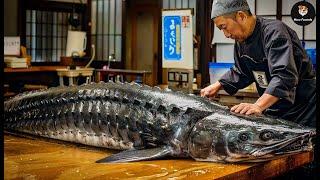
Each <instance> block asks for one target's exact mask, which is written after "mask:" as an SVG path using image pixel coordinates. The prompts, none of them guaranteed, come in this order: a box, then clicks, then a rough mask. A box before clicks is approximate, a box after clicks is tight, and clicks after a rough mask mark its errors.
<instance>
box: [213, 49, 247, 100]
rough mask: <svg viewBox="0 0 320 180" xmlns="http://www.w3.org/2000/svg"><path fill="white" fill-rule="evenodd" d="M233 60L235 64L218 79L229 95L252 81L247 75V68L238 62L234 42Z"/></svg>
mask: <svg viewBox="0 0 320 180" xmlns="http://www.w3.org/2000/svg"><path fill="white" fill-rule="evenodd" d="M234 62H235V65H234V66H233V67H232V68H231V69H230V70H229V71H227V72H226V73H225V74H224V75H223V76H222V77H221V78H220V80H219V82H220V83H221V85H222V87H223V89H224V90H225V91H226V92H227V93H228V94H230V95H233V94H235V93H237V91H238V90H239V89H243V88H245V87H247V86H249V85H250V84H251V83H252V82H253V79H252V78H250V77H249V71H248V70H247V68H246V67H245V66H243V65H241V64H240V62H239V54H238V50H237V47H236V44H235V47H234Z"/></svg>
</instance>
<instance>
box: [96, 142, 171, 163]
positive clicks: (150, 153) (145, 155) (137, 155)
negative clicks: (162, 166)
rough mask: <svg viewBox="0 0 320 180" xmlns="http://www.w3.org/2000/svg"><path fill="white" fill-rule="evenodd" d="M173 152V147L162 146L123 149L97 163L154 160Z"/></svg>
mask: <svg viewBox="0 0 320 180" xmlns="http://www.w3.org/2000/svg"><path fill="white" fill-rule="evenodd" d="M171 153H172V148H170V147H168V146H162V147H157V148H152V149H139V150H138V149H133V150H126V151H122V152H120V153H117V154H112V155H111V156H108V157H106V158H103V159H100V160H98V161H96V163H118V162H133V161H142V160H152V159H159V158H162V157H166V156H168V155H170V154H171Z"/></svg>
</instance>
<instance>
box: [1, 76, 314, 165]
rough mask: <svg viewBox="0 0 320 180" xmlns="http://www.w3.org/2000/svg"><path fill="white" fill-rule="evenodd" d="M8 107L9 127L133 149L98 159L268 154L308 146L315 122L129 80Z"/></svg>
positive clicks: (22, 98)
mask: <svg viewBox="0 0 320 180" xmlns="http://www.w3.org/2000/svg"><path fill="white" fill-rule="evenodd" d="M4 110H5V129H6V130H8V131H10V130H11V131H12V130H13V131H18V132H24V133H29V134H33V135H39V136H43V137H48V138H54V139H59V140H64V141H70V142H76V143H81V144H86V145H92V146H98V147H105V148H110V149H119V150H128V151H123V152H121V153H119V154H116V155H113V156H111V157H107V158H106V159H103V160H101V161H99V162H127V161H139V160H147V159H157V158H161V157H164V156H175V157H192V158H194V159H196V160H199V161H218V162H239V161H265V160H269V159H272V158H276V157H280V156H282V155H286V154H291V153H297V152H300V151H310V150H312V142H311V138H312V137H313V136H315V130H314V129H309V128H306V127H302V126H299V125H297V124H294V123H291V122H288V121H284V120H279V119H273V118H270V117H265V116H262V117H250V116H238V115H235V114H232V113H230V111H229V109H228V108H227V107H225V106H221V105H219V104H217V103H213V102H211V101H209V100H208V99H206V98H202V97H199V96H194V95H188V94H184V93H180V92H173V91H164V90H160V89H158V88H153V87H148V86H141V85H138V84H129V83H112V82H109V83H103V82H101V83H92V84H87V85H81V86H72V87H55V88H50V89H48V90H42V91H34V92H29V93H23V94H20V95H17V96H15V97H14V98H12V99H10V100H8V101H6V102H5V108H4Z"/></svg>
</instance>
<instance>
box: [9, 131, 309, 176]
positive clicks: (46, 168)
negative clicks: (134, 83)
mask: <svg viewBox="0 0 320 180" xmlns="http://www.w3.org/2000/svg"><path fill="white" fill-rule="evenodd" d="M114 152H115V151H111V150H106V149H98V148H92V147H88V146H82V145H79V146H78V145H74V144H71V143H62V142H60V141H58V142H56V141H51V140H47V139H43V138H34V137H20V136H16V135H12V134H7V133H5V135H4V179H132V180H133V179H262V178H270V177H274V176H277V175H279V174H282V173H284V172H287V171H289V170H290V169H293V168H296V167H298V166H302V165H304V164H306V163H308V162H311V161H312V159H313V153H312V152H304V153H300V154H296V155H291V156H287V157H283V158H280V159H276V160H272V161H268V162H263V163H241V164H224V163H212V162H197V161H194V160H192V159H166V160H153V161H141V162H131V163H115V164H99V163H95V161H96V160H99V159H101V158H104V157H106V156H108V155H111V154H112V153H114Z"/></svg>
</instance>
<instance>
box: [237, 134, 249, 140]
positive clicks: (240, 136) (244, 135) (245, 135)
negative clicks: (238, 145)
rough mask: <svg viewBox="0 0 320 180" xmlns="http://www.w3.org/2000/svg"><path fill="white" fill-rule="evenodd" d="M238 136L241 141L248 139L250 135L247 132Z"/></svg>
mask: <svg viewBox="0 0 320 180" xmlns="http://www.w3.org/2000/svg"><path fill="white" fill-rule="evenodd" d="M238 138H239V139H240V140H241V141H247V140H248V139H249V135H248V134H247V133H241V134H239V136H238Z"/></svg>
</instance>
